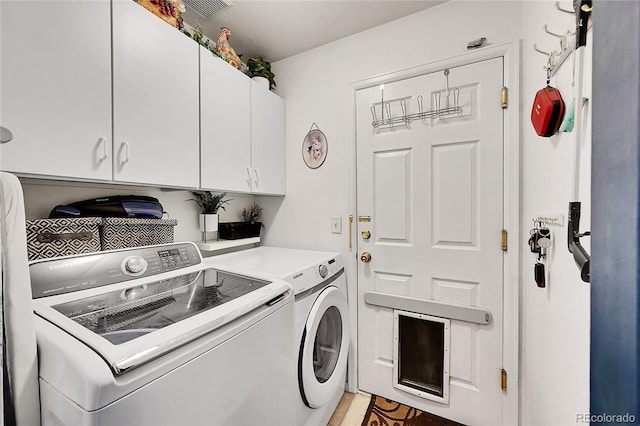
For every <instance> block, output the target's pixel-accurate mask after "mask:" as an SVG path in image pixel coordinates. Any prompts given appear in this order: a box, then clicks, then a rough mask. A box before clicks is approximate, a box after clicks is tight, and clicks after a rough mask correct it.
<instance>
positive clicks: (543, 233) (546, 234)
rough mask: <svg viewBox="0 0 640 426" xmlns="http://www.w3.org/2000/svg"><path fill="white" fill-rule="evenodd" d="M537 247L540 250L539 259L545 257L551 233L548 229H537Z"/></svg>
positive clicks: (549, 245) (549, 244)
mask: <svg viewBox="0 0 640 426" xmlns="http://www.w3.org/2000/svg"><path fill="white" fill-rule="evenodd" d="M538 247H539V248H540V257H546V256H547V249H548V248H549V247H551V231H549V228H547V227H544V226H543V227H542V228H540V229H538ZM538 260H540V259H538Z"/></svg>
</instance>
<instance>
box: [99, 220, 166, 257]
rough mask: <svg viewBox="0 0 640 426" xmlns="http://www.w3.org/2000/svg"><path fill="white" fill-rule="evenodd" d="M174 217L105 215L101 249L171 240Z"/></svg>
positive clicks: (160, 242)
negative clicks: (152, 217)
mask: <svg viewBox="0 0 640 426" xmlns="http://www.w3.org/2000/svg"><path fill="white" fill-rule="evenodd" d="M177 224H178V221H177V220H175V219H134V218H120V217H106V218H104V219H103V221H102V232H101V233H100V242H101V245H102V250H116V249H122V248H129V247H139V246H148V245H153V244H165V243H172V242H173V228H174V226H176V225H177Z"/></svg>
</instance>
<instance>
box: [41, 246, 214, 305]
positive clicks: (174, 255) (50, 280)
mask: <svg viewBox="0 0 640 426" xmlns="http://www.w3.org/2000/svg"><path fill="white" fill-rule="evenodd" d="M200 263H202V256H201V255H200V251H199V250H198V247H197V246H196V245H195V244H193V243H175V244H162V245H158V246H145V247H136V248H131V249H124V250H112V251H106V252H97V253H89V254H84V255H78V256H67V257H61V258H52V259H44V260H38V261H34V262H32V263H31V264H30V265H29V271H30V273H31V290H32V293H33V298H34V299H36V298H39V297H45V296H53V295H56V294H62V293H70V292H73V291H79V290H84V289H87V288H93V287H100V286H104V285H109V284H115V283H119V282H123V281H128V280H132V279H135V278H141V277H149V276H153V275H157V274H161V273H164V272H168V271H174V270H179V269H182V268H186V267H189V266H194V265H198V264H200Z"/></svg>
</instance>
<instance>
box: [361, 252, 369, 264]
mask: <svg viewBox="0 0 640 426" xmlns="http://www.w3.org/2000/svg"><path fill="white" fill-rule="evenodd" d="M360 260H361V261H363V262H364V263H369V262H371V253H369V252H368V251H365V252H364V253H362V254H361V255H360Z"/></svg>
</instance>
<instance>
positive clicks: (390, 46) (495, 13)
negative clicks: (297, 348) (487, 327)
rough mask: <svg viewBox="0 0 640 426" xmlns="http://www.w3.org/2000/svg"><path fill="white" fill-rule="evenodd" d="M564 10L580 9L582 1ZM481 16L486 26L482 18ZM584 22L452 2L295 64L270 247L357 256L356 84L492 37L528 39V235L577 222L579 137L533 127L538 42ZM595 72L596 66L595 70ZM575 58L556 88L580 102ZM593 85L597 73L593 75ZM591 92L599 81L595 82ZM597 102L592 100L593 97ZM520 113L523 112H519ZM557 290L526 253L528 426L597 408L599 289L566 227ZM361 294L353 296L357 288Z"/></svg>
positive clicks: (288, 63)
mask: <svg viewBox="0 0 640 426" xmlns="http://www.w3.org/2000/svg"><path fill="white" fill-rule="evenodd" d="M563 3H567V4H565V5H564V6H565V7H566V8H569V9H570V8H571V7H572V6H571V4H570V2H563ZM480 17H481V18H480ZM573 19H574V18H573V17H571V16H569V15H564V14H562V13H561V12H558V11H556V10H555V8H554V7H553V2H552V1H546V0H545V1H531V2H529V1H502V2H491V1H451V2H448V3H445V4H443V5H440V6H437V7H435V8H432V9H429V10H426V11H423V12H420V13H417V14H415V15H412V16H410V17H407V18H404V19H401V20H398V21H395V22H392V23H389V24H386V25H383V26H380V27H377V28H374V29H372V30H369V31H366V32H363V33H361V34H358V35H355V36H352V37H349V38H346V39H343V40H340V41H338V42H335V43H331V44H328V45H325V46H322V47H320V48H317V49H314V50H311V51H308V52H305V53H302V54H299V55H296V56H294V57H291V58H287V59H284V60H282V61H279V62H277V63H275V64H274V65H273V69H274V72H275V73H276V75H277V80H278V93H279V94H280V95H282V96H283V97H284V98H285V99H286V102H287V196H286V197H285V198H284V199H274V198H266V197H260V198H261V200H260V202H261V203H263V204H264V205H265V207H266V210H267V215H266V216H267V227H268V234H267V235H266V238H265V240H264V242H265V243H266V244H269V245H279V246H287V247H298V248H308V249H319V250H332V251H340V252H342V253H343V254H344V255H346V256H351V255H353V254H355V253H349V251H348V248H347V241H348V222H347V217H348V215H349V214H350V213H354V212H352V211H349V206H348V189H349V187H348V184H349V182H348V180H349V174H348V171H349V167H351V166H350V165H349V152H350V150H349V146H348V143H349V141H350V138H349V134H348V131H349V123H348V120H349V117H350V113H351V112H350V111H349V110H348V106H349V101H348V94H349V91H348V85H349V84H350V83H352V82H356V81H359V80H363V79H366V78H369V77H372V76H375V75H379V74H383V73H388V72H393V71H397V70H401V69H406V68H410V67H413V66H418V65H422V64H426V63H429V62H433V61H435V60H439V59H443V58H447V57H451V56H455V55H459V54H462V53H464V52H466V44H467V42H468V41H470V40H472V39H476V38H478V37H481V36H484V37H487V39H488V41H489V42H490V43H501V42H508V41H514V40H517V39H523V69H522V73H521V75H522V81H521V87H522V93H521V114H522V116H521V123H522V126H523V128H522V131H521V134H522V141H521V157H522V160H521V218H520V219H521V227H522V229H521V235H520V238H521V240H522V241H523V242H525V243H526V241H527V239H528V235H529V234H528V232H529V229H530V228H531V225H532V222H531V218H532V217H534V216H535V215H538V214H541V213H558V214H563V215H564V216H565V222H566V215H567V206H568V202H569V201H570V198H571V176H572V163H571V159H572V152H573V146H574V145H573V134H566V135H560V136H554V137H552V138H548V139H547V138H539V137H537V135H535V133H534V131H533V129H532V127H531V125H530V119H529V115H530V110H531V104H532V102H533V96H534V94H535V92H536V91H537V90H538V89H540V88H542V87H543V86H544V84H545V74H544V71H543V70H542V67H543V65H544V64H545V62H546V60H545V58H544V56H543V55H540V54H537V53H535V52H534V51H533V48H532V44H533V43H538V45H539V46H540V47H541V48H545V49H548V50H553V49H554V48H556V47H555V46H556V45H557V44H558V43H557V40H556V39H554V38H553V37H552V36H549V35H547V34H545V33H544V31H543V30H542V26H543V25H544V24H545V23H546V24H549V29H550V30H552V31H556V32H559V33H564V32H565V31H566V30H567V29H569V28H571V27H572V26H573V25H574V23H573ZM587 63H590V61H587ZM571 71H572V67H571V60H569V61H568V62H567V63H566V65H564V67H563V68H562V69H561V72H560V73H559V75H558V76H557V77H556V78H554V79H553V80H552V84H554V85H557V86H558V87H559V88H560V89H561V90H562V93H563V96H564V97H565V99H566V100H567V107H568V106H569V104H570V98H571ZM589 82H590V73H589ZM589 84H590V83H589ZM587 96H588V95H587ZM512 107H515V105H513V106H512ZM313 123H316V124H317V126H318V127H319V128H320V129H321V130H322V131H323V132H324V133H325V135H326V136H327V140H328V144H329V150H328V155H327V159H326V161H325V163H324V165H323V166H322V167H320V168H319V169H315V170H312V169H309V168H307V167H306V165H305V164H304V162H303V160H302V156H301V147H302V142H303V139H304V137H305V135H306V133H307V132H308V131H309V129H310V127H311V126H312V124H313ZM588 145H589V144H588V143H584V147H583V150H582V158H583V161H582V166H583V168H584V169H583V172H582V174H581V177H580V181H581V194H582V201H583V202H584V204H583V210H586V211H585V212H583V220H582V223H583V224H584V225H582V228H583V229H588V223H589V218H588V212H589V208H588V206H589V195H588V194H589V179H590V172H589V160H588V159H589V154H590V152H589V147H588ZM331 216H341V217H342V218H343V233H342V234H340V235H337V234H332V233H331V232H330V218H331ZM553 233H554V239H555V243H554V247H553V250H552V253H551V255H550V270H551V277H550V282H549V284H548V286H547V288H546V289H539V288H537V287H536V285H535V283H534V281H533V263H534V260H535V258H534V256H533V254H531V253H529V252H528V248H527V247H522V249H521V252H522V254H521V287H520V288H521V328H520V344H521V348H520V349H521V361H520V372H521V377H520V388H521V395H520V423H522V424H529V425H536V424H550V425H551V424H572V423H575V419H576V416H575V415H576V413H583V412H588V408H589V396H588V395H589V381H588V378H589V360H588V354H589V287H588V284H584V283H582V282H581V281H580V279H579V276H578V273H577V272H578V271H577V268H576V267H575V266H574V264H573V260H572V259H571V258H570V255H569V253H568V252H567V250H566V248H565V247H566V228H565V227H554V228H553ZM351 294H354V293H353V289H352V290H351Z"/></svg>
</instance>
